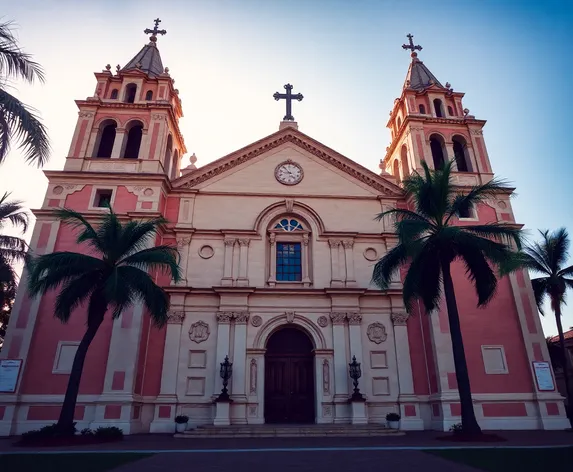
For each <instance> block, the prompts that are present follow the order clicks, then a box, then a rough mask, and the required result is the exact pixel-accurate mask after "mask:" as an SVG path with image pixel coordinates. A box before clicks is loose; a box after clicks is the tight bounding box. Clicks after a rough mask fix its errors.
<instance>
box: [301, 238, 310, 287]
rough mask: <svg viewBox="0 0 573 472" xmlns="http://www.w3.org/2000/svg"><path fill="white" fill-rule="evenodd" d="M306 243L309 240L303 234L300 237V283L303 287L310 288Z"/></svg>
mask: <svg viewBox="0 0 573 472" xmlns="http://www.w3.org/2000/svg"><path fill="white" fill-rule="evenodd" d="M308 243H309V238H308V234H304V235H303V236H302V256H301V257H302V259H301V262H302V282H303V284H304V286H305V287H310V275H309V273H310V264H309V261H310V258H309V254H308Z"/></svg>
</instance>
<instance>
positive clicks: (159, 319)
mask: <svg viewBox="0 0 573 472" xmlns="http://www.w3.org/2000/svg"><path fill="white" fill-rule="evenodd" d="M117 273H118V276H119V277H122V278H124V279H126V280H129V283H130V286H131V287H132V289H133V295H132V296H133V297H134V298H138V299H141V300H142V301H143V303H144V305H145V307H146V308H147V310H148V311H149V315H150V316H151V320H152V321H153V323H154V324H155V325H156V326H158V327H161V326H163V325H165V323H167V311H168V310H169V296H168V295H167V292H165V290H163V289H162V288H161V287H159V286H158V285H156V284H155V283H154V282H153V280H152V278H151V277H150V275H149V274H148V273H147V272H144V271H142V270H141V269H138V268H137V267H132V266H125V265H124V266H120V267H118V268H117Z"/></svg>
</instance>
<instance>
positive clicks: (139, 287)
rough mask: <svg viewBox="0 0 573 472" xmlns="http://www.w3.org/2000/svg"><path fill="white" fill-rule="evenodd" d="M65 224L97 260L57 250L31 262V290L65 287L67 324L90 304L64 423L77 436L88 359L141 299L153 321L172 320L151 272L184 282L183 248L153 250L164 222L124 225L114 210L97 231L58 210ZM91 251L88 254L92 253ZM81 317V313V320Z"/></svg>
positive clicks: (61, 296) (61, 428)
mask: <svg viewBox="0 0 573 472" xmlns="http://www.w3.org/2000/svg"><path fill="white" fill-rule="evenodd" d="M55 213H56V215H57V216H58V217H59V218H60V220H61V221H62V222H63V224H67V225H71V226H72V227H73V228H75V229H77V230H78V234H77V243H78V244H85V245H87V248H86V249H89V250H90V252H91V253H93V254H94V256H91V255H88V254H86V253H76V252H66V251H64V252H53V253H51V254H44V255H42V256H39V257H37V258H35V259H33V260H32V261H31V263H30V264H29V265H30V274H29V279H28V290H29V291H30V294H31V296H34V295H43V294H45V293H46V292H48V291H50V290H54V289H59V293H58V295H57V297H56V302H55V311H54V315H55V316H56V318H58V319H59V320H60V321H61V322H62V323H66V322H67V321H68V320H69V319H70V316H71V315H72V312H74V311H75V310H76V309H77V308H79V307H80V306H81V305H82V304H83V303H84V302H86V301H87V310H86V315H87V328H86V331H85V334H84V336H83V338H82V340H81V342H80V344H79V346H78V350H77V352H76V355H75V357H74V362H73V364H72V370H71V373H70V378H69V381H68V387H67V389H66V395H65V397H64V403H63V405H62V410H61V412H60V417H59V419H58V425H57V430H58V432H59V434H63V435H66V434H73V431H74V427H73V417H74V409H75V406H76V400H77V396H78V390H79V385H80V379H81V376H82V370H83V366H84V360H85V358H86V354H87V351H88V348H89V346H90V343H91V342H92V340H93V339H94V336H95V335H96V333H97V331H98V329H99V327H100V325H101V324H102V322H103V320H104V317H105V315H106V313H107V312H108V310H111V312H110V315H111V317H112V318H113V319H116V318H118V317H119V316H120V315H121V313H122V312H123V311H124V310H126V309H127V308H128V307H129V306H131V305H132V304H134V303H135V302H137V301H141V302H143V304H144V306H145V307H146V308H147V310H148V312H149V314H150V316H151V320H152V321H153V323H154V324H155V325H156V326H158V327H161V326H163V325H164V324H165V322H166V321H167V310H168V308H169V296H168V295H167V293H166V292H165V290H164V289H163V288H161V287H159V286H158V285H157V284H156V283H155V282H154V281H153V277H152V276H151V275H150V274H149V271H152V272H157V271H161V272H163V273H165V274H168V275H170V277H171V278H172V279H173V280H174V281H179V280H180V278H181V276H180V269H179V266H178V264H177V258H178V253H177V249H175V248H174V247H171V246H155V247H151V248H148V247H147V246H148V244H150V243H152V242H153V241H154V238H155V237H156V235H157V233H158V230H159V229H160V227H161V226H162V225H164V224H165V223H166V220H165V219H163V218H156V219H151V220H148V221H143V222H139V221H129V222H127V223H125V224H122V223H121V222H120V220H119V218H118V216H117V215H116V214H115V213H114V212H113V211H112V210H111V209H110V210H109V213H107V214H106V215H104V216H103V217H102V221H101V223H100V225H99V227H97V228H94V227H93V226H92V225H91V224H90V223H89V222H88V221H87V220H86V218H85V217H84V216H82V215H81V214H80V213H78V212H75V211H73V210H67V209H64V210H58V211H56V212H55ZM86 252H87V251H86ZM77 315H79V313H78V312H76V316H77Z"/></svg>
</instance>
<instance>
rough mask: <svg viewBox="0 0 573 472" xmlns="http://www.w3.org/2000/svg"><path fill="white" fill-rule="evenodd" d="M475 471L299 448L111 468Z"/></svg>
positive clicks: (390, 454)
mask: <svg viewBox="0 0 573 472" xmlns="http://www.w3.org/2000/svg"><path fill="white" fill-rule="evenodd" d="M165 471H178V472H179V471H181V472H183V471H193V472H259V471H260V472H263V471H264V472H266V471H270V472H293V471H296V472H339V471H340V472H352V471H360V472H382V471H389V472H390V471H391V472H421V471H423V472H476V469H474V468H472V467H467V466H464V465H460V464H456V463H454V462H450V461H448V460H445V459H441V458H439V457H434V456H431V455H429V454H425V453H423V452H420V451H338V452H337V451H328V452H327V451H300V450H293V451H290V452H257V453H248V452H242V453H240V452H234V453H233V452H229V453H225V454H221V453H203V454H188V453H171V454H166V453H163V454H157V455H155V456H153V457H150V458H148V459H142V460H139V461H137V462H132V463H130V464H126V465H123V466H120V467H118V468H116V469H113V472H165Z"/></svg>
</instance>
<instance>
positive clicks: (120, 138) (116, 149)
mask: <svg viewBox="0 0 573 472" xmlns="http://www.w3.org/2000/svg"><path fill="white" fill-rule="evenodd" d="M126 139H127V133H126V132H125V128H117V129H116V130H115V141H114V142H113V148H112V150H111V158H112V159H119V158H120V157H121V150H122V149H123V143H124V141H125V140H126Z"/></svg>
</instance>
